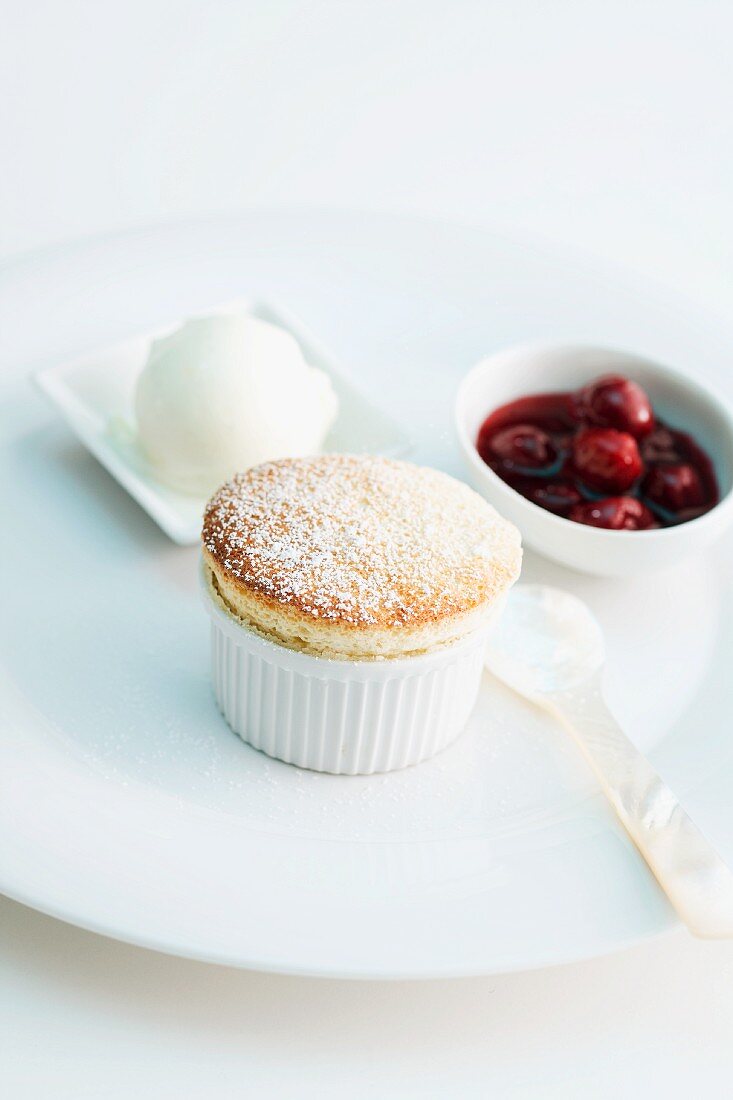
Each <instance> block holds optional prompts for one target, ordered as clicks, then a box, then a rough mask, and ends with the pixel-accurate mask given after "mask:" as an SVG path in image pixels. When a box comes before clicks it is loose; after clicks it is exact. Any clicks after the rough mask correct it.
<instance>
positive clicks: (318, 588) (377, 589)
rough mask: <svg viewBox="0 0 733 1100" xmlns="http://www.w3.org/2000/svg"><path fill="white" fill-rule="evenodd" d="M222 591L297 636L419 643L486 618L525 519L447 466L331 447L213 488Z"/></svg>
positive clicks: (512, 562) (336, 654)
mask: <svg viewBox="0 0 733 1100" xmlns="http://www.w3.org/2000/svg"><path fill="white" fill-rule="evenodd" d="M203 563H204V575H205V579H206V581H207V584H208V587H209V593H210V595H211V597H212V599H213V600H214V602H215V603H216V604H218V605H219V607H220V608H222V609H224V610H225V611H226V612H227V613H228V614H229V615H230V616H233V617H234V619H236V620H238V621H239V623H241V624H242V626H244V627H246V628H247V629H248V630H250V631H252V632H254V633H255V634H257V635H259V636H260V637H262V638H264V639H267V640H268V641H271V642H274V643H276V644H278V645H280V646H283V647H286V648H287V649H289V650H297V651H300V652H301V653H306V654H309V655H311V656H312V657H318V658H331V659H335V660H340V661H373V660H378V659H395V658H404V657H413V656H418V655H421V654H426V653H430V652H432V651H434V650H437V649H440V648H442V647H447V646H450V645H452V644H453V643H455V642H457V641H458V640H459V639H461V638H464V637H465V636H466V635H468V634H470V633H472V632H474V631H477V630H479V629H480V628H481V627H482V626H483V625H484V624H485V623H487V622H488V620H489V618H490V617H491V614H492V611H493V610H494V609H495V608H496V606H497V603H498V602H499V601H500V600H501V597H502V596H503V595H504V594H505V593H506V591H507V590H508V588H509V587H510V586H511V585H512V584H513V582H514V581H515V580H516V578H517V576H518V575H519V569H520V565H521V547H520V538H519V532H518V531H517V530H516V528H515V527H514V526H513V525H512V524H510V523H509V522H507V521H506V520H504V519H502V518H501V516H499V514H498V513H497V512H496V511H495V510H494V509H493V508H492V507H491V506H490V505H489V504H487V503H486V501H484V500H483V499H482V498H481V497H480V496H479V495H478V494H477V493H475V492H473V490H472V489H469V488H468V486H466V485H464V484H463V483H461V482H459V481H456V480H455V479H454V478H452V477H449V476H448V475H447V474H443V473H440V472H438V471H436V470H432V469H428V468H425V467H420V466H415V465H412V464H411V463H407V462H397V461H392V460H390V459H386V458H378V457H372V456H356V455H348V454H328V455H320V456H317V457H312V458H292V459H282V460H279V461H274V462H267V463H264V464H263V465H260V466H256V467H254V468H252V469H250V470H248V471H247V472H246V473H241V474H237V475H236V476H235V477H234V478H233V479H232V480H231V481H229V482H228V483H227V484H226V485H224V486H223V487H222V488H221V489H219V491H218V492H217V493H216V494H215V495H214V496H213V497H212V499H211V500H210V502H209V504H208V506H207V508H206V514H205V517H204V525H203Z"/></svg>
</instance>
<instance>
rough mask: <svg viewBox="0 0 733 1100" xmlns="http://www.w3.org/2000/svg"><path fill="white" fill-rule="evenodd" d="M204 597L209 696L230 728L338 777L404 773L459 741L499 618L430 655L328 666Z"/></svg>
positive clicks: (271, 752)
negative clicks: (264, 635) (267, 636)
mask: <svg viewBox="0 0 733 1100" xmlns="http://www.w3.org/2000/svg"><path fill="white" fill-rule="evenodd" d="M203 589H204V602H205V606H206V609H207V611H208V613H209V615H210V617H211V655H212V678H213V684H214V694H215V696H216V701H217V703H218V704H219V709H220V710H221V712H222V714H223V715H224V718H225V719H226V721H227V722H228V724H229V725H230V726H231V728H232V729H233V730H234V732H235V733H237V734H239V736H240V737H241V738H242V739H243V740H244V741H246V742H247V743H248V744H250V745H252V746H253V747H254V748H256V749H260V750H261V751H262V752H265V753H267V755H268V756H274V757H276V758H277V759H278V760H284V761H285V762H286V763H288V764H297V765H298V767H301V768H310V769H312V770H313V771H318V772H332V773H334V774H337V775H371V774H373V773H374V772H389V771H395V770H397V769H398V768H406V767H408V766H409V765H410V764H417V763H419V762H420V761H421V760H427V759H428V758H429V757H431V756H434V755H435V753H437V752H440V750H441V749H444V748H445V747H446V746H447V745H449V744H450V743H451V741H453V740H454V739H455V738H456V737H457V736H458V734H459V733H460V731H461V730H462V729H463V727H464V725H465V724H466V721H467V719H468V716H469V714H470V713H471V710H472V709H473V705H474V703H475V701H476V695H477V694H478V689H479V684H480V681H481V671H482V668H483V663H484V651H485V648H486V636H487V633H488V631H489V629H490V627H491V626H492V625H493V623H494V622H495V621H496V618H497V615H498V612H499V610H500V608H499V607H497V611H496V612H495V614H494V616H492V619H491V622H490V623H489V624H488V625H487V626H486V627H484V628H482V629H480V630H478V631H474V632H473V633H471V634H470V635H467V636H466V637H465V638H462V639H461V640H460V641H458V642H454V643H453V644H452V645H450V646H446V647H444V648H443V649H439V650H436V651H434V652H431V653H426V654H422V655H420V656H417V657H405V658H400V659H396V660H382V661H332V660H328V659H325V658H322V657H312V656H310V655H309V654H307V653H299V652H297V651H295V650H291V649H286V648H285V647H284V646H279V645H276V644H274V643H273V642H269V641H267V640H265V639H264V638H261V637H260V636H259V635H258V634H255V633H254V632H253V631H250V630H247V628H246V627H244V626H242V625H241V623H239V622H238V621H237V620H236V619H234V618H233V617H232V616H231V615H229V614H228V613H227V612H226V611H224V610H223V609H222V608H221V607H219V605H218V604H216V603H215V602H214V600H213V599H212V597H211V595H210V593H209V590H208V586H207V585H206V582H205V581H204V583H203ZM502 604H503V601H502Z"/></svg>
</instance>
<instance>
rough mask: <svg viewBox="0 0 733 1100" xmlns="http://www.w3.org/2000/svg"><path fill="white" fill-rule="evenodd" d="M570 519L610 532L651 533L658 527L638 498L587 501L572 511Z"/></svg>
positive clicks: (610, 498)
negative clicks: (650, 531)
mask: <svg viewBox="0 0 733 1100" xmlns="http://www.w3.org/2000/svg"><path fill="white" fill-rule="evenodd" d="M569 519H572V520H574V521H575V523H584V524H586V526H588V527H603V528H605V529H606V530H608V531H649V530H651V529H652V528H654V527H657V526H658V524H657V521H656V520H655V518H654V516H653V515H652V513H651V512H650V511H649V509H648V508H647V507H646V505H644V504H642V503H641V501H640V500H637V499H636V497H606V498H605V500H586V501H584V502H583V503H582V504H576V505H575V506H574V507H573V508H571V509H570V516H569Z"/></svg>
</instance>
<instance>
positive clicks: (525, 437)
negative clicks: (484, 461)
mask: <svg viewBox="0 0 733 1100" xmlns="http://www.w3.org/2000/svg"><path fill="white" fill-rule="evenodd" d="M483 447H484V450H483V451H482V457H484V458H486V457H487V455H488V457H489V460H491V459H492V458H493V459H494V460H496V459H498V460H499V461H500V462H501V463H503V464H505V465H506V466H507V467H509V468H511V469H520V470H543V469H546V468H547V467H549V466H552V465H553V464H554V463H555V462H556V461H557V451H556V450H555V448H554V446H553V444H552V440H551V439H550V437H549V435H548V434H547V432H543V431H542V429H541V428H537V427H535V426H534V425H533V424H514V425H512V427H509V428H502V429H501V430H500V431H498V432H496V433H495V434H494V435H492V436H489V438H488V439H487V440H485V441H484V443H483Z"/></svg>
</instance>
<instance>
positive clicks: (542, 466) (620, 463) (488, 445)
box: [476, 375, 720, 531]
mask: <svg viewBox="0 0 733 1100" xmlns="http://www.w3.org/2000/svg"><path fill="white" fill-rule="evenodd" d="M476 447H477V450H478V453H479V454H480V456H481V458H482V459H483V460H484V462H485V463H486V464H487V465H488V466H490V467H491V469H492V470H493V471H494V472H495V473H496V474H498V476H499V477H500V478H502V480H503V481H505V482H506V483H507V484H508V485H511V487H512V488H513V489H516V491H517V492H518V493H521V494H522V496H524V497H526V498H527V499H528V500H531V501H532V502H533V503H534V504H537V505H539V507H540V508H545V509H546V510H547V511H549V512H553V513H554V514H555V515H557V516H563V517H565V518H566V519H570V520H573V521H575V522H576V523H584V524H587V525H590V526H592V527H602V528H605V529H606V530H610V531H649V530H653V529H654V528H658V527H672V526H675V525H676V524H678V523H685V522H687V521H688V520H691V519H695V518H696V517H697V516H701V515H704V513H705V512H709V511H710V509H711V508H714V507H715V505H716V504H717V503H718V501H719V499H720V495H719V491H718V483H717V479H716V476H715V469H714V467H713V463H712V462H711V460H710V457H709V456H708V454H707V453H706V451H705V450H703V448H702V447H701V446H700V445H699V444H698V443H697V441H696V440H695V439H694V438H693V437H692V436H691V435H689V434H687V433H686V432H681V431H677V430H676V429H675V428H672V427H670V426H669V425H668V424H665V423H663V422H662V421H661V420H659V418H658V417H656V416H655V414H654V410H653V408H652V405H651V402H650V401H649V398H648V397H647V395H646V394H645V392H644V390H643V389H642V388H641V386H639V385H637V383H635V382H632V381H631V380H630V379H627V378H623V377H621V376H620V375H604V376H603V377H601V378H598V379H596V380H595V381H594V382H591V383H589V385H587V386H583V388H582V389H580V390H578V391H576V392H574V393H542V394H531V395H528V396H526V397H520V398H519V399H518V400H516V401H512V402H510V403H509V404H507V405H502V406H501V407H500V408H498V409H495V410H494V412H492V413H491V414H490V415H489V416H487V417H486V419H485V420H484V422H483V424H482V425H481V428H480V430H479V434H478V439H477V441H476Z"/></svg>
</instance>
